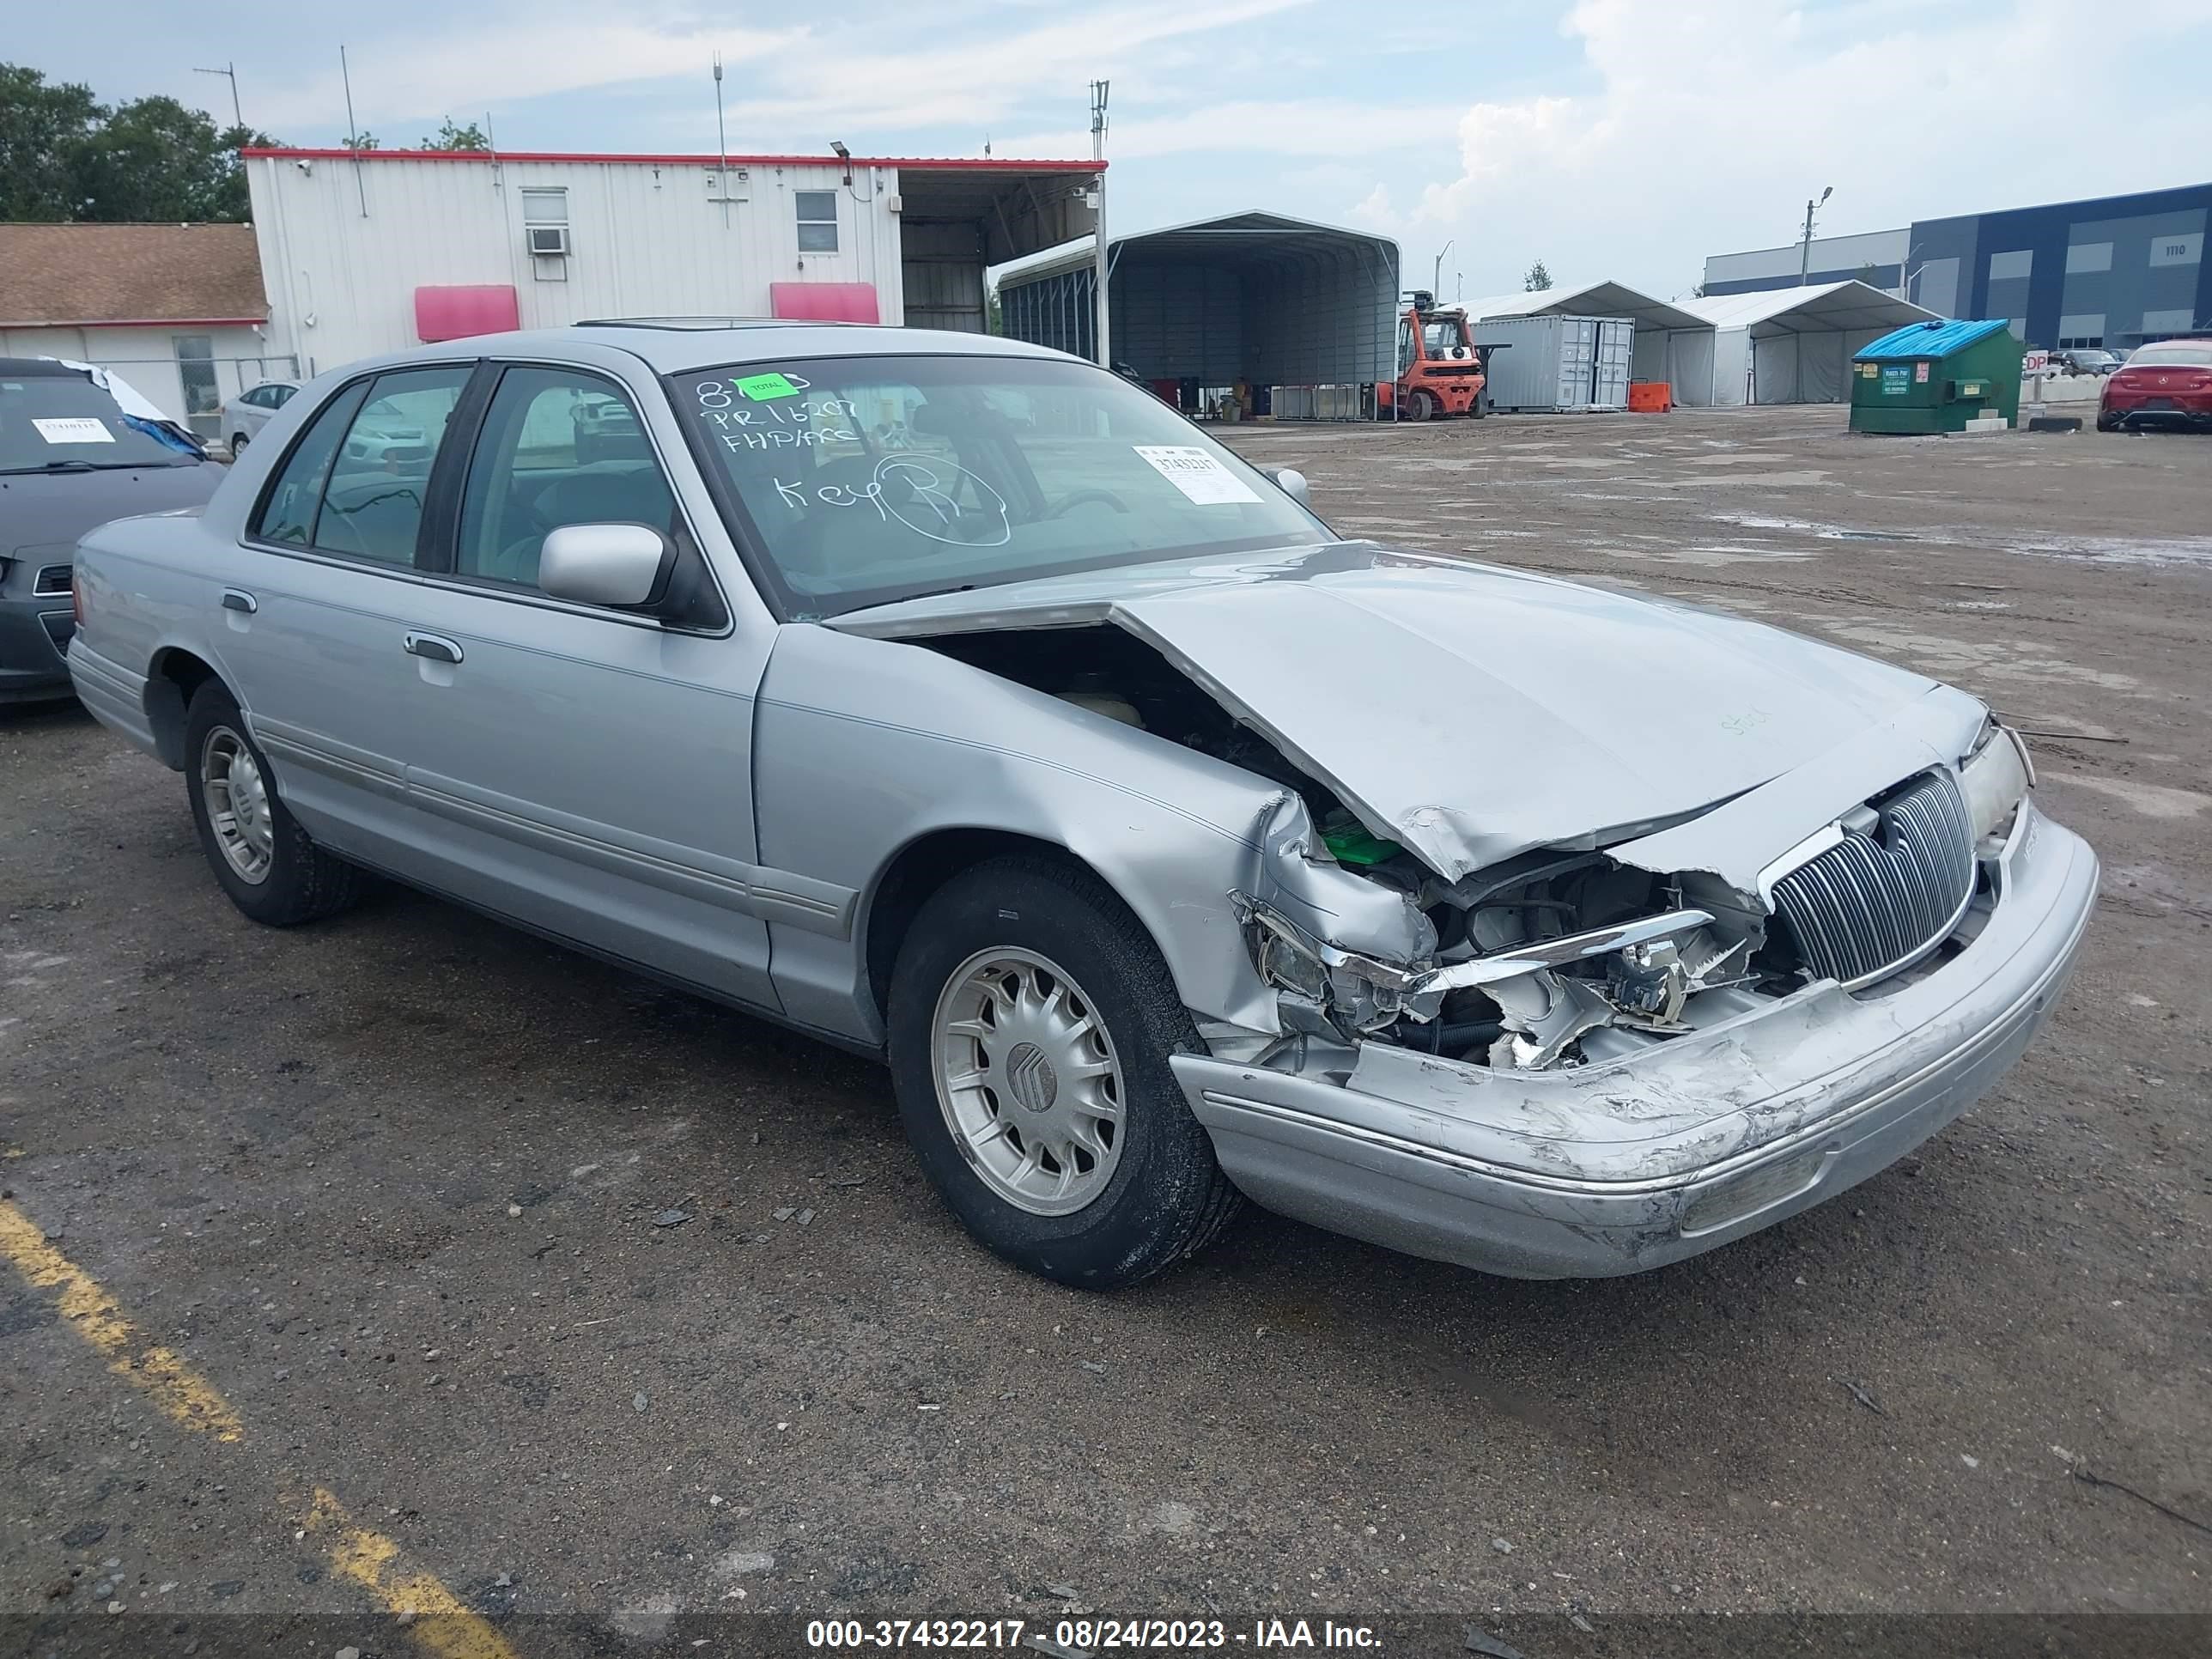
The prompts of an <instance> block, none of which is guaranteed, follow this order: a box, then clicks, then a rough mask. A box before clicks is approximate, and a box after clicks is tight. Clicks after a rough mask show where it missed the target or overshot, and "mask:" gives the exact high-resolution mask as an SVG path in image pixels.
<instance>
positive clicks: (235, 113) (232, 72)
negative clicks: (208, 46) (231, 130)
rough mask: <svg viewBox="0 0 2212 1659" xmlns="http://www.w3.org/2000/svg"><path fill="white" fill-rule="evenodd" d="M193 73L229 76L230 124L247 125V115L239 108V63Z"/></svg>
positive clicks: (198, 70)
mask: <svg viewBox="0 0 2212 1659" xmlns="http://www.w3.org/2000/svg"><path fill="white" fill-rule="evenodd" d="M192 73H193V74H195V75H221V76H227V77H228V80H229V82H230V124H231V125H233V126H234V127H242V126H244V125H246V117H245V116H243V115H241V114H240V113H239V109H238V65H237V64H224V65H223V66H222V68H221V69H196V70H193V71H192Z"/></svg>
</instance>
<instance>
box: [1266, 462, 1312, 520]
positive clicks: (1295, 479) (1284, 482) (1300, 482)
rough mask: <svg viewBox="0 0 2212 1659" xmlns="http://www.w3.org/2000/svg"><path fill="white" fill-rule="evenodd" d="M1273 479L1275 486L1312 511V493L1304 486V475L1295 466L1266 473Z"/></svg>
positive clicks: (1308, 510)
mask: <svg viewBox="0 0 2212 1659" xmlns="http://www.w3.org/2000/svg"><path fill="white" fill-rule="evenodd" d="M1267 476H1268V477H1271V478H1273V480H1274V481H1275V488H1276V489H1279V490H1281V491H1282V492H1283V494H1285V495H1288V496H1289V497H1290V498H1291V500H1292V501H1296V502H1297V504H1298V505H1299V506H1300V507H1304V508H1305V510H1306V511H1307V512H1309V513H1310V512H1312V511H1313V493H1312V492H1311V491H1310V490H1309V489H1307V488H1306V475H1305V474H1304V473H1303V472H1301V471H1298V470H1297V468H1296V467H1289V466H1286V467H1284V468H1282V469H1281V470H1280V471H1275V472H1271V473H1269V474H1268V475H1267Z"/></svg>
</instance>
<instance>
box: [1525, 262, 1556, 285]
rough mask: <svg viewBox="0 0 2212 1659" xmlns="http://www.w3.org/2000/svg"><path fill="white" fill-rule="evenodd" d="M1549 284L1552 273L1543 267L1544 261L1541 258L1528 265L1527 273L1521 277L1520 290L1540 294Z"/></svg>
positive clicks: (1550, 283)
mask: <svg viewBox="0 0 2212 1659" xmlns="http://www.w3.org/2000/svg"><path fill="white" fill-rule="evenodd" d="M1551 285H1552V273H1551V272H1550V271H1548V270H1545V269H1544V262H1543V261H1542V260H1541V259H1539V260H1537V261H1536V263H1535V264H1532V265H1530V266H1529V267H1528V275H1527V276H1523V277H1522V279H1521V287H1522V290H1523V291H1524V292H1526V293H1529V294H1541V293H1542V292H1543V291H1544V290H1545V289H1547V288H1549V287H1551Z"/></svg>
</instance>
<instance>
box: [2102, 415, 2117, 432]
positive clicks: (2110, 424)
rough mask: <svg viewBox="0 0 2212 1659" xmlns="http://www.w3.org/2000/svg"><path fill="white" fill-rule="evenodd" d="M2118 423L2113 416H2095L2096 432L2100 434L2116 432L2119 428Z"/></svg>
mask: <svg viewBox="0 0 2212 1659" xmlns="http://www.w3.org/2000/svg"><path fill="white" fill-rule="evenodd" d="M2119 424H2120V423H2119V421H2118V419H2117V418H2116V417H2115V416H2110V415H2100V416H2097V430H2098V431H2100V432H2113V431H2117V430H2118V428H2119Z"/></svg>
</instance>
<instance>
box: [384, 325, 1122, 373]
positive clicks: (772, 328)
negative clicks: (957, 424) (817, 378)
mask: <svg viewBox="0 0 2212 1659" xmlns="http://www.w3.org/2000/svg"><path fill="white" fill-rule="evenodd" d="M580 345H594V346H603V347H608V348H611V349H614V350H617V351H622V352H626V353H628V354H629V356H634V357H638V358H641V359H642V360H643V361H644V362H645V363H646V365H647V367H648V368H651V369H653V371H654V372H655V373H656V374H682V373H684V371H686V370H688V369H695V368H717V367H720V366H721V365H723V364H728V363H762V364H768V365H771V366H772V365H774V364H776V363H780V362H793V361H795V360H797V359H800V358H806V357H881V356H975V357H1046V358H1058V359H1060V361H1062V362H1067V361H1071V360H1070V359H1069V357H1068V355H1067V354H1066V352H1062V351H1054V350H1052V349H1049V348H1048V347H1045V346H1036V345H1030V344H1029V343H1027V342H1026V341H1022V340H1009V339H1006V338H1004V337H1001V336H1000V335H995V334H967V333H962V332H959V331H954V330H951V329H933V328H881V327H874V326H870V325H860V324H852V323H817V322H799V321H795V320H791V319H781V318H774V319H771V318H752V319H744V318H712V317H638V318H609V319H601V320H599V321H597V322H588V323H578V324H576V325H574V326H573V327H569V328H549V329H525V330H520V331H516V332H513V333H508V334H483V335H477V336H473V337H468V338H465V339H459V340H447V341H443V342H441V343H439V344H436V345H431V346H417V347H416V348H414V349H411V350H409V351H405V352H398V353H393V354H392V355H390V356H382V357H378V358H375V359H372V360H371V361H370V362H368V363H367V364H354V365H350V366H349V367H350V368H364V367H375V368H384V367H387V366H390V365H394V364H403V363H405V362H409V361H410V360H413V359H416V358H422V357H432V358H435V359H437V360H438V361H441V362H452V361H453V357H454V356H455V355H456V354H457V353H470V354H477V355H481V356H487V357H541V358H543V357H552V358H556V359H557V358H561V357H565V356H571V355H573V354H574V351H575V349H576V348H577V347H578V346H580ZM1073 361H1076V362H1081V361H1083V360H1082V359H1079V358H1078V359H1073Z"/></svg>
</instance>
